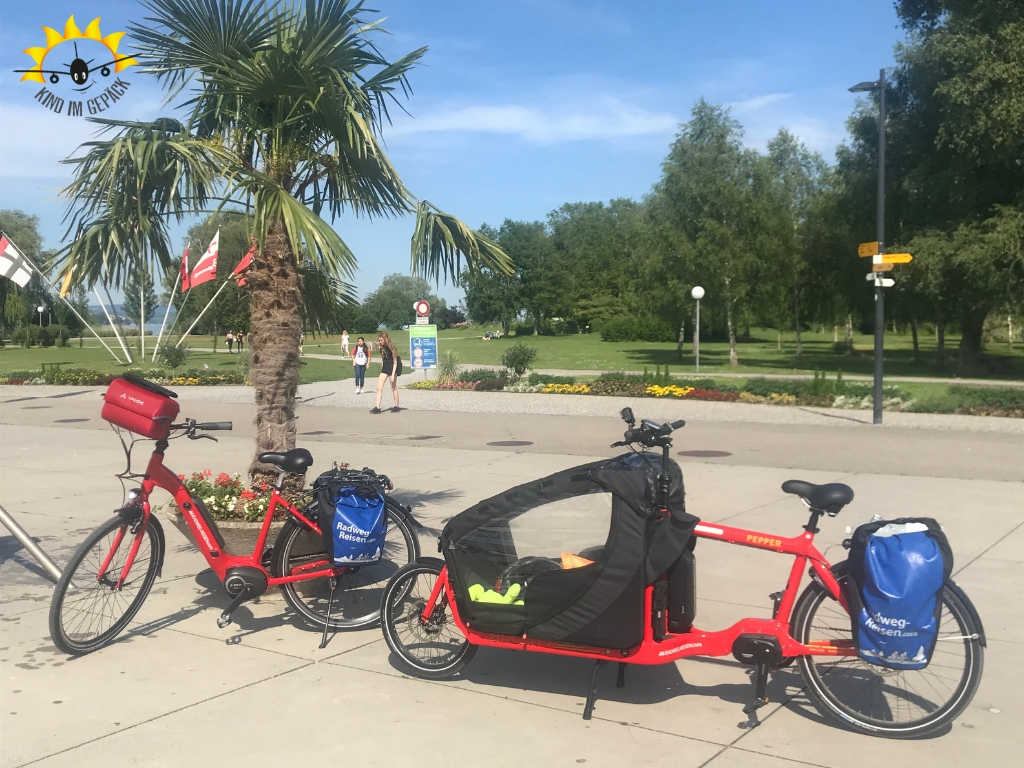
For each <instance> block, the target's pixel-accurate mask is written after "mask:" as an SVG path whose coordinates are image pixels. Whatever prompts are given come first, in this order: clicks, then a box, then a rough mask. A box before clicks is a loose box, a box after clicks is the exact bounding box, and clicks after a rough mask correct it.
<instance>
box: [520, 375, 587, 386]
mask: <svg viewBox="0 0 1024 768" xmlns="http://www.w3.org/2000/svg"><path fill="white" fill-rule="evenodd" d="M526 380H527V382H528V383H529V384H531V385H533V386H536V385H537V384H575V383H576V377H575V376H551V375H549V374H547V373H531V374H530V375H529V377H527V379H526Z"/></svg>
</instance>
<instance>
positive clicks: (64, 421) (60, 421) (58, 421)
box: [53, 419, 88, 424]
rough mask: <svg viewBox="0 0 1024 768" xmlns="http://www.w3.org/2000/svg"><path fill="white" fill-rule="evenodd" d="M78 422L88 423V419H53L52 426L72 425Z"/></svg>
mask: <svg viewBox="0 0 1024 768" xmlns="http://www.w3.org/2000/svg"><path fill="white" fill-rule="evenodd" d="M79 421H88V419H54V420H53V423H54V424H74V423H76V422H79Z"/></svg>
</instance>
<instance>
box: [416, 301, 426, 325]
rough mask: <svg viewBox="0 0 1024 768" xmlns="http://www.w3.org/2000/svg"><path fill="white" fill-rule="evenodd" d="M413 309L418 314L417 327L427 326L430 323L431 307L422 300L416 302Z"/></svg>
mask: <svg viewBox="0 0 1024 768" xmlns="http://www.w3.org/2000/svg"><path fill="white" fill-rule="evenodd" d="M412 308H413V309H414V310H415V312H416V325H427V324H428V323H429V322H430V305H429V304H428V303H427V302H425V301H423V300H422V299H420V300H419V301H414V302H413V304H412Z"/></svg>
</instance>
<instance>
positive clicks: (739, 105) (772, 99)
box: [728, 93, 791, 115]
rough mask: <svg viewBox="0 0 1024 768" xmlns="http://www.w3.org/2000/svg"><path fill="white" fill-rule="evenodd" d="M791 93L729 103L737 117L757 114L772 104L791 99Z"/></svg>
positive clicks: (771, 94)
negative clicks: (748, 113)
mask: <svg viewBox="0 0 1024 768" xmlns="http://www.w3.org/2000/svg"><path fill="white" fill-rule="evenodd" d="M790 96H791V94H789V93H766V94H764V95H763V96H755V97H753V98H751V99H743V100H741V101H733V102H730V103H729V105H728V106H729V108H730V109H731V110H732V111H733V112H734V113H735V114H737V115H742V114H744V113H747V112H756V111H757V110H759V109H764V108H765V107H769V106H771V105H772V104H777V103H779V102H780V101H785V100H786V99H788V98H790Z"/></svg>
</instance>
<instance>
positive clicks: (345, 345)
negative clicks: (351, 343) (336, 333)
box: [341, 329, 348, 355]
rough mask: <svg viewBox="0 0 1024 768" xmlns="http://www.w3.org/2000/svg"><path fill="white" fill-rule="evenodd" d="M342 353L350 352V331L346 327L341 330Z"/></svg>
mask: <svg viewBox="0 0 1024 768" xmlns="http://www.w3.org/2000/svg"><path fill="white" fill-rule="evenodd" d="M341 354H343V355H347V354H348V331H346V330H344V329H342V331H341Z"/></svg>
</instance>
